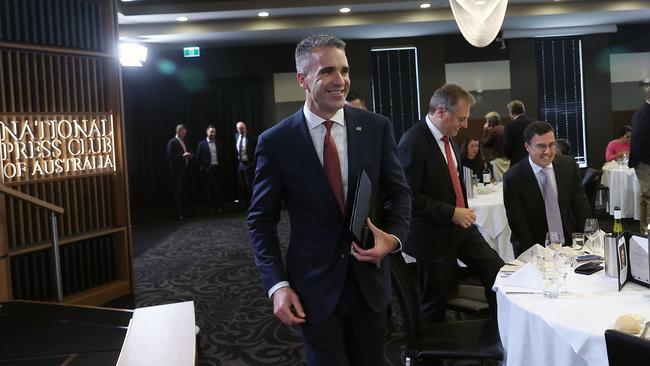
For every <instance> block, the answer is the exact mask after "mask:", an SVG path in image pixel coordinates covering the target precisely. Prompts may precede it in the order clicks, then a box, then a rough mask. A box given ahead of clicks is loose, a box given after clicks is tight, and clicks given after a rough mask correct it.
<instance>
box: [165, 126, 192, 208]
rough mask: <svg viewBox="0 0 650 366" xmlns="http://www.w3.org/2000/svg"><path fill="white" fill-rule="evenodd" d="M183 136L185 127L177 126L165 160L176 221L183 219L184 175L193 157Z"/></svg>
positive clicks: (185, 133) (168, 143) (185, 131)
mask: <svg viewBox="0 0 650 366" xmlns="http://www.w3.org/2000/svg"><path fill="white" fill-rule="evenodd" d="M185 135H187V128H186V127H185V125H182V124H179V125H177V126H176V136H174V137H172V138H171V139H170V140H169V141H168V142H167V159H168V160H169V171H170V173H171V176H172V182H173V185H174V208H175V210H176V218H177V219H178V220H183V219H184V218H185V217H184V216H183V215H184V212H183V196H184V194H185V193H184V191H183V186H184V185H185V179H186V178H185V173H186V172H187V168H188V166H189V164H190V159H191V158H192V156H193V155H192V151H190V149H189V146H188V144H187V141H186V140H185Z"/></svg>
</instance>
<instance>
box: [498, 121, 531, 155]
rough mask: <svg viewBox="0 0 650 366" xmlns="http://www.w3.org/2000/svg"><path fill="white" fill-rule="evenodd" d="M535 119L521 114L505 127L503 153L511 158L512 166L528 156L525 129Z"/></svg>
mask: <svg viewBox="0 0 650 366" xmlns="http://www.w3.org/2000/svg"><path fill="white" fill-rule="evenodd" d="M533 122H534V121H533V120H532V119H530V118H528V117H526V116H525V115H521V116H519V117H517V118H515V119H514V121H512V122H510V123H508V124H506V125H505V127H504V128H503V155H504V156H505V157H506V158H508V159H509V160H510V166H513V165H515V164H516V163H517V162H519V160H522V159H524V158H527V157H528V152H527V151H526V148H525V147H524V142H525V141H524V130H525V129H526V126H528V125H529V124H531V123H533Z"/></svg>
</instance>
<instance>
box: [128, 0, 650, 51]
mask: <svg viewBox="0 0 650 366" xmlns="http://www.w3.org/2000/svg"><path fill="white" fill-rule="evenodd" d="M343 1H344V2H340V3H338V2H334V1H332V0H301V1H296V0H266V1H260V0H225V1H223V0H222V1H216V0H214V1H208V0H187V1H172V0H132V1H128V2H126V1H124V0H121V1H119V3H118V10H119V23H120V25H119V30H120V38H121V39H122V40H127V41H136V42H154V43H163V44H170V45H175V46H176V45H190V44H191V45H212V46H241V45H261V44H277V43H295V42H297V41H298V40H300V39H301V38H303V37H305V36H308V35H310V34H314V33H332V34H336V35H338V36H339V37H341V38H343V39H344V40H351V39H377V38H394V37H414V36H425V35H435V34H455V33H460V32H459V30H458V27H457V26H456V24H455V22H454V20H453V14H452V12H451V8H450V7H449V2H448V1H447V0H432V1H428V2H429V3H430V4H431V5H432V6H431V8H429V9H420V7H419V6H420V4H422V3H423V2H425V1H395V0H343ZM343 6H346V7H349V8H351V9H352V11H351V12H350V13H348V14H341V13H339V9H340V8H341V7H343ZM262 10H264V11H268V12H269V13H270V14H271V15H270V16H269V17H267V18H260V17H258V16H257V13H258V12H259V11H262ZM180 16H186V17H188V18H189V21H187V22H184V23H181V22H178V21H176V18H177V17H180ZM648 22H650V0H642V1H618V0H611V1H604V0H591V1H587V0H561V1H553V0H510V1H509V4H508V10H507V12H506V19H505V21H504V23H503V27H502V30H504V31H506V32H505V33H506V36H507V34H513V35H517V34H518V36H521V34H522V33H516V32H519V31H524V33H523V34H526V33H525V32H533V33H535V32H540V33H541V32H544V33H545V34H546V35H549V34H552V35H559V34H562V33H563V32H570V31H571V29H576V28H574V27H586V26H600V25H613V24H626V23H648ZM560 28H563V29H560ZM564 28H569V29H568V30H567V29H564ZM549 29H550V30H549ZM592 29H593V28H592ZM649 32H650V29H649ZM573 33H574V34H575V33H577V34H579V33H580V31H578V32H573Z"/></svg>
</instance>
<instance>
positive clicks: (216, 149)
mask: <svg viewBox="0 0 650 366" xmlns="http://www.w3.org/2000/svg"><path fill="white" fill-rule="evenodd" d="M205 134H206V136H207V137H206V138H205V140H203V141H201V142H199V145H198V146H197V148H196V162H197V163H198V164H199V169H200V170H201V175H202V178H203V183H204V184H203V188H204V189H203V192H204V196H205V200H206V203H207V204H208V205H209V207H210V212H211V213H215V212H221V189H220V188H221V187H220V184H219V178H220V175H221V174H220V173H221V172H220V169H221V168H220V165H219V161H220V159H221V156H222V155H221V144H220V143H219V142H218V141H217V129H216V128H215V127H214V125H210V126H208V128H207V129H206V130H205Z"/></svg>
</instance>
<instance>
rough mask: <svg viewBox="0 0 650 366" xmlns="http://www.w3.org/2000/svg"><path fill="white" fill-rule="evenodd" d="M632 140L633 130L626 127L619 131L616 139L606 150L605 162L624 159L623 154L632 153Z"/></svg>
mask: <svg viewBox="0 0 650 366" xmlns="http://www.w3.org/2000/svg"><path fill="white" fill-rule="evenodd" d="M631 140H632V128H631V127H630V126H629V125H625V126H623V127H621V128H620V129H619V130H618V133H617V134H616V139H614V140H612V141H610V142H609V143H608V144H607V149H606V150H605V161H612V160H616V159H618V158H620V157H623V154H629V153H630V141H631Z"/></svg>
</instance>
